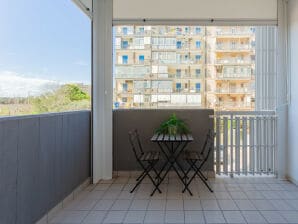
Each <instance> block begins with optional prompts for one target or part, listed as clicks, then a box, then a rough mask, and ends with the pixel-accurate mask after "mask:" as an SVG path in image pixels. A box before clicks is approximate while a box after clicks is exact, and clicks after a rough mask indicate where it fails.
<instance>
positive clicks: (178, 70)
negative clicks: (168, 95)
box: [176, 69, 181, 78]
mask: <svg viewBox="0 0 298 224" xmlns="http://www.w3.org/2000/svg"><path fill="white" fill-rule="evenodd" d="M176 77H177V78H181V69H177V70H176Z"/></svg>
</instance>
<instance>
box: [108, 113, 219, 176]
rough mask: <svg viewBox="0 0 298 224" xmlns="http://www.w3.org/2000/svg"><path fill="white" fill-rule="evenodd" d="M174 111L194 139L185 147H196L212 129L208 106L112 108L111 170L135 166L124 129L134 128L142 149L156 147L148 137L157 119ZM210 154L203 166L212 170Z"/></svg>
mask: <svg viewBox="0 0 298 224" xmlns="http://www.w3.org/2000/svg"><path fill="white" fill-rule="evenodd" d="M172 113H175V114H176V115H177V116H178V117H179V118H181V119H183V120H184V121H185V122H186V123H187V124H188V126H189V129H190V131H191V133H192V135H193V137H194V141H193V142H192V143H190V144H189V145H188V146H187V149H189V150H198V151H199V150H200V149H201V147H202V145H203V143H204V139H205V137H206V134H207V132H208V130H209V129H213V120H212V119H210V118H209V116H211V115H213V114H214V111H213V110H210V109H185V110H183V109H158V110H155V109H133V110H115V111H114V112H113V163H114V164H113V166H114V170H115V171H130V170H139V169H140V167H139V166H138V164H137V162H136V159H135V157H134V154H133V151H132V149H131V146H130V144H129V140H128V132H129V131H130V130H132V129H135V128H136V129H138V131H139V134H140V138H141V141H142V144H143V146H144V150H160V149H159V148H158V145H157V144H156V143H152V142H151V141H150V139H151V137H152V136H153V134H154V131H155V129H156V128H158V127H159V125H160V124H161V122H163V121H164V120H166V119H168V118H169V116H170V115H171V114H172ZM213 160H214V159H213V154H212V155H211V156H210V160H209V161H208V163H207V164H206V165H205V166H204V170H208V171H213V168H214V167H213Z"/></svg>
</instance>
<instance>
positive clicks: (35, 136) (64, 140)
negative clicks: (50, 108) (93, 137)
mask: <svg viewBox="0 0 298 224" xmlns="http://www.w3.org/2000/svg"><path fill="white" fill-rule="evenodd" d="M90 123H91V121H90V111H78V112H65V113H53V114H43V115H32V116H19V117H2V118H0V180H1V182H0V223H5V224H11V223H17V224H19V223H24V224H32V223H35V222H36V221H38V220H39V219H40V218H41V217H42V216H43V215H44V214H46V213H47V212H48V211H49V210H50V209H51V208H53V207H54V206H55V205H57V204H58V203H59V202H60V201H61V200H62V199H64V198H65V197H66V196H67V195H68V194H69V193H71V192H72V191H73V190H74V189H75V188H76V187H77V186H79V185H80V184H81V183H82V182H83V181H84V180H86V179H87V178H88V177H89V176H90V130H91V128H90Z"/></svg>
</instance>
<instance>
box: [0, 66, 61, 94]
mask: <svg viewBox="0 0 298 224" xmlns="http://www.w3.org/2000/svg"><path fill="white" fill-rule="evenodd" d="M59 85H60V83H59V82H57V81H52V80H46V79H40V78H32V77H26V76H24V75H20V74H18V73H15V72H12V71H2V72H0V97H27V96H38V95H41V94H43V93H45V92H48V91H53V90H55V89H56V88H57V87H58V86H59Z"/></svg>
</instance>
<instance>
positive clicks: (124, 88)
mask: <svg viewBox="0 0 298 224" xmlns="http://www.w3.org/2000/svg"><path fill="white" fill-rule="evenodd" d="M127 86H128V85H127V83H123V84H122V89H123V91H124V92H127Z"/></svg>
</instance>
